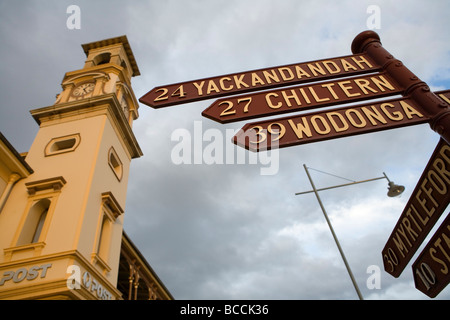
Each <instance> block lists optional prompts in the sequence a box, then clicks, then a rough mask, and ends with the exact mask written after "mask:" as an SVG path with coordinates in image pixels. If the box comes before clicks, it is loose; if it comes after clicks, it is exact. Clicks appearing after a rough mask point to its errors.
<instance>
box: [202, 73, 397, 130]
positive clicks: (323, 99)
mask: <svg viewBox="0 0 450 320" xmlns="http://www.w3.org/2000/svg"><path fill="white" fill-rule="evenodd" d="M402 90H403V89H402V88H401V87H399V86H398V85H397V84H396V83H395V82H394V81H393V80H392V79H391V78H390V77H389V76H388V75H387V74H384V73H380V74H375V75H367V76H362V77H356V78H347V79H343V80H340V81H329V82H321V83H317V84H311V85H306V86H297V87H290V88H287V89H279V90H274V91H264V92H261V93H255V94H251V95H241V96H237V97H231V98H226V99H220V100H217V101H215V102H214V103H213V104H212V105H211V106H210V107H209V108H207V109H206V110H205V111H203V113H202V115H203V116H204V117H207V118H209V119H212V120H215V121H218V122H220V123H228V122H233V121H240V120H246V119H254V118H258V117H263V116H271V115H275V114H281V113H288V112H295V111H303V110H308V109H313V108H318V107H326V106H332V105H338V104H343V103H347V102H356V101H361V100H366V99H371V98H379V97H386V96H392V95H395V94H399V93H401V92H402Z"/></svg>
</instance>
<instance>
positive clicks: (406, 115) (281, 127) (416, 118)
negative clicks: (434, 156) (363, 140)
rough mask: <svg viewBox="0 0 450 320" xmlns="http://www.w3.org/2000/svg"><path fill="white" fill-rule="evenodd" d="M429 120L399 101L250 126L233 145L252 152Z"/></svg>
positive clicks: (414, 107) (408, 101) (407, 102)
mask: <svg viewBox="0 0 450 320" xmlns="http://www.w3.org/2000/svg"><path fill="white" fill-rule="evenodd" d="M449 92H450V90H449ZM427 121H429V119H428V118H427V117H426V116H424V115H423V114H421V113H420V112H419V111H418V108H417V105H416V104H415V103H414V102H413V101H412V100H411V99H408V98H400V99H391V100H386V101H383V102H377V103H372V104H363V105H357V106H350V107H345V108H340V109H331V110H324V111H320V112H315V113H308V114H302V115H299V116H293V117H285V118H280V119H271V120H267V121H261V122H254V123H249V124H246V125H245V126H244V127H243V128H242V129H241V130H240V131H239V132H238V133H237V134H236V135H235V136H234V137H233V142H234V143H235V144H237V145H239V146H242V147H244V148H246V149H248V150H251V151H263V150H267V149H272V148H283V147H289V146H294V145H300V144H306V143H312V142H318V141H322V140H329V139H335V138H341V137H346V136H351V135H356V134H363V133H369V132H375V131H380V130H387V129H393V128H399V127H403V126H408V125H414V124H420V123H425V122H427Z"/></svg>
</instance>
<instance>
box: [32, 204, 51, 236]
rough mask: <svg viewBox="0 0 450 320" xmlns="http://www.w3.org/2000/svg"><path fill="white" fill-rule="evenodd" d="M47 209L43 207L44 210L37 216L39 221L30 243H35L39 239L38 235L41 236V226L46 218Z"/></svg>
mask: <svg viewBox="0 0 450 320" xmlns="http://www.w3.org/2000/svg"><path fill="white" fill-rule="evenodd" d="M47 212H48V209H45V210H44V212H42V213H41V216H40V217H39V221H38V223H37V226H36V230H35V231H34V235H33V239H32V240H31V243H36V242H38V241H39V237H40V236H41V232H42V228H43V227H44V222H45V218H47Z"/></svg>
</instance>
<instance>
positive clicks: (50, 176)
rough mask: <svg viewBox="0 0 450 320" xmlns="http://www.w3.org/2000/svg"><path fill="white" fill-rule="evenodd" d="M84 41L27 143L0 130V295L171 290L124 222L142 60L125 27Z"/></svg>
mask: <svg viewBox="0 0 450 320" xmlns="http://www.w3.org/2000/svg"><path fill="white" fill-rule="evenodd" d="M82 48H83V50H84V52H85V54H86V60H85V63H84V67H83V68H81V69H79V70H75V71H70V72H67V73H66V74H65V75H64V78H63V81H62V91H61V93H60V94H59V95H58V96H57V99H56V101H55V103H54V104H53V105H51V106H48V107H44V108H39V109H35V110H31V115H32V117H33V118H34V119H35V120H36V122H37V123H38V124H39V131H38V133H37V135H36V137H35V139H34V142H33V143H32V145H31V148H30V150H29V151H28V152H27V153H26V154H24V155H20V154H18V153H17V151H16V150H15V149H14V147H13V146H11V145H10V144H9V143H8V141H7V139H6V138H5V137H3V136H1V137H0V138H1V139H0V147H1V149H0V152H1V153H0V157H1V158H0V175H1V176H0V178H1V180H0V197H1V198H0V247H1V248H2V252H0V299H107V300H110V299H112V300H115V299H173V297H172V295H171V294H170V292H169V291H168V290H167V288H166V287H165V286H164V284H163V283H162V282H161V281H160V279H159V278H158V277H157V275H156V273H155V272H154V271H153V270H152V268H151V267H150V265H149V264H148V262H147V261H146V260H145V258H144V257H143V256H142V254H141V253H140V252H139V250H138V249H137V248H136V246H135V245H134V244H133V243H132V242H131V240H130V239H129V237H128V236H127V235H126V234H125V233H124V232H123V218H124V207H125V200H126V195H127V185H128V175H129V170H130V163H131V160H132V159H135V158H138V157H141V156H142V155H143V154H142V151H141V149H140V147H139V144H138V142H137V139H136V137H135V136H134V134H133V131H132V125H133V121H134V120H136V119H137V118H138V116H139V114H138V107H139V105H138V102H137V100H136V97H135V95H134V93H133V90H132V87H131V78H132V77H134V76H138V75H139V74H140V72H139V68H138V66H137V63H136V61H135V58H134V55H133V52H132V50H131V47H130V45H129V42H128V40H127V37H126V36H121V37H116V38H111V39H106V40H101V41H96V42H92V43H88V44H84V45H82Z"/></svg>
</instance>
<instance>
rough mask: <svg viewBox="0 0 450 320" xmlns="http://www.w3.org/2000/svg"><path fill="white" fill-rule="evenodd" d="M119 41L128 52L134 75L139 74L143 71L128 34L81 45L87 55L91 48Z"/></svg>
mask: <svg viewBox="0 0 450 320" xmlns="http://www.w3.org/2000/svg"><path fill="white" fill-rule="evenodd" d="M119 43H121V44H122V45H123V47H124V49H125V52H126V53H127V57H128V60H129V61H130V63H131V68H132V70H133V77H134V76H139V75H140V74H141V73H140V71H139V68H138V65H137V63H136V59H135V58H134V55H133V51H132V50H131V47H130V43H129V42H128V39H127V36H125V35H123V36H119V37H115V38H109V39H104V40H100V41H95V42H90V43H85V44H82V45H81V47H82V48H83V50H84V53H85V54H86V56H87V55H88V53H89V50H92V49H96V48H101V47H106V46H110V45H113V44H119Z"/></svg>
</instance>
